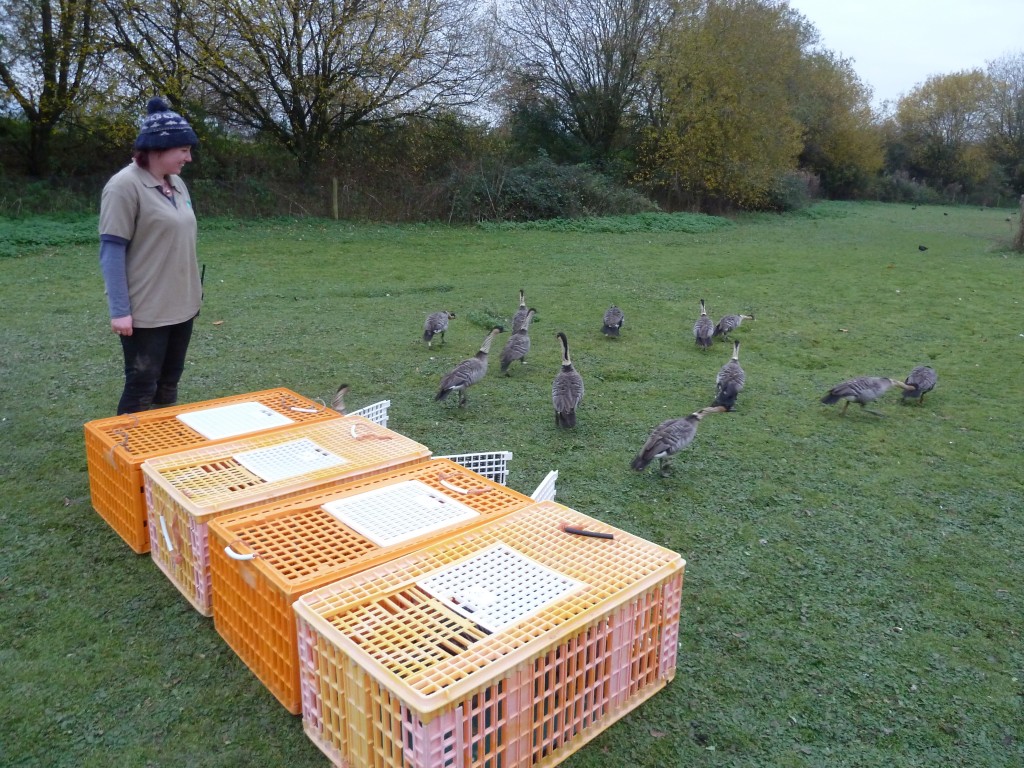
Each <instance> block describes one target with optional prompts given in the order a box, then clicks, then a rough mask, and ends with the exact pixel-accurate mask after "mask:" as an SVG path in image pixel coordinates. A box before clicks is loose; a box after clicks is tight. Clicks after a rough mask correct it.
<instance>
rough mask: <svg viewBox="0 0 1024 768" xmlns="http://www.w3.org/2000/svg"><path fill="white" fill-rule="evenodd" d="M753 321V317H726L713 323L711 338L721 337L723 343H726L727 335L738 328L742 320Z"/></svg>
mask: <svg viewBox="0 0 1024 768" xmlns="http://www.w3.org/2000/svg"><path fill="white" fill-rule="evenodd" d="M753 319H754V316H753V315H726V316H725V317H723V318H722V319H721V320H719V321H718V322H717V323H715V331H714V333H713V334H712V336H721V337H722V339H723V340H724V341H728V340H729V334H730V333H731V332H732V331H735V330H736V329H737V328H739V327H740V325H741V324H742V323H743V321H744V320H753Z"/></svg>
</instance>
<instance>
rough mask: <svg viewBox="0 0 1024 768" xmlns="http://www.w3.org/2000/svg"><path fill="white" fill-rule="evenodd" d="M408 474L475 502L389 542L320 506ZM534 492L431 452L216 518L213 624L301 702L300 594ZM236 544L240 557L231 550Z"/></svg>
mask: <svg viewBox="0 0 1024 768" xmlns="http://www.w3.org/2000/svg"><path fill="white" fill-rule="evenodd" d="M407 482H416V483H419V484H422V485H424V486H426V487H428V488H430V489H431V490H432V491H433V492H435V493H438V494H445V495H447V496H448V497H450V498H452V499H454V500H457V501H458V502H459V503H460V504H464V505H466V506H467V507H469V508H471V509H472V510H474V511H475V512H477V513H478V514H477V516H475V517H474V519H473V520H470V521H467V522H463V523H458V524H456V525H454V526H452V527H450V528H448V529H446V530H443V531H437V532H434V533H431V534H429V535H427V536H423V537H420V538H417V539H415V540H407V541H405V542H402V543H400V544H397V545H392V546H389V547H384V548H381V547H379V546H377V545H375V544H374V543H373V542H372V541H370V540H369V539H367V538H366V537H365V536H362V535H360V534H358V533H357V532H356V531H353V530H351V529H350V528H349V527H348V526H346V525H344V524H342V523H341V522H340V521H339V520H338V519H337V518H335V517H334V516H332V515H330V514H328V513H327V512H326V511H325V510H324V509H323V508H322V507H323V505H324V504H329V503H331V502H332V501H336V500H339V499H345V498H354V497H358V496H361V495H363V494H365V493H372V492H374V491H377V490H380V489H386V488H390V487H393V486H395V485H399V484H402V483H407ZM531 503H532V502H531V500H530V498H529V497H528V496H526V495H524V494H522V493H519V492H518V491H515V490H513V489H511V488H508V487H506V486H502V485H500V484H498V483H496V482H495V481H493V480H490V479H488V478H485V477H483V476H482V475H479V474H477V473H476V472H473V471H472V470H468V469H466V468H465V467H462V466H460V465H458V464H456V463H454V462H452V461H449V460H446V459H439V458H435V459H430V460H427V461H424V462H421V463H418V464H414V465H410V466H407V467H403V468H400V469H394V470H389V471H387V472H384V473H380V474H376V475H372V476H367V477H362V478H359V479H356V480H352V481H348V482H345V483H343V484H340V485H336V486H330V487H327V488H323V489H319V490H317V491H313V492H310V493H308V494H303V495H301V496H297V497H293V498H288V499H281V500H279V501H275V502H272V503H270V504H267V505H263V506H260V507H257V508H253V509H248V510H244V511H240V512H237V513H234V514H231V515H227V516H224V517H219V518H217V519H215V520H213V521H211V523H210V525H209V533H210V546H209V549H210V560H211V575H212V591H213V619H214V626H215V627H216V629H217V631H218V632H219V633H220V635H221V637H223V638H224V640H225V641H226V642H227V644H228V645H229V646H230V647H231V648H232V649H233V650H234V651H235V653H236V654H237V655H238V656H239V658H241V659H242V661H244V662H245V663H246V665H247V666H248V667H249V668H250V669H251V670H252V671H253V673H254V674H255V675H256V676H257V677H258V678H259V679H260V681H261V682H263V684H264V685H265V686H266V687H267V688H268V689H269V690H270V691H271V693H273V694H274V696H275V697H277V699H278V700H279V701H280V702H281V704H282V705H283V706H284V707H285V708H286V709H288V711H289V712H292V713H293V714H298V713H299V712H301V710H302V702H301V690H300V687H299V664H300V658H301V656H302V652H301V650H300V649H299V647H298V638H297V635H296V630H295V612H294V611H293V610H292V603H293V602H294V601H295V599H296V598H297V597H299V596H301V595H303V594H305V593H306V592H309V591H310V590H312V589H314V588H316V587H318V586H322V585H324V584H328V583H331V582H334V581H337V580H339V579H341V578H343V577H345V576H347V575H350V574H352V573H356V572H358V571H360V570H364V569H365V568H368V567H371V566H373V565H378V564H380V563H382V562H385V561H388V560H392V559H394V558H396V557H399V556H401V555H403V554H406V553H408V552H410V551H413V550H414V549H415V548H417V547H421V546H423V545H424V544H427V543H430V542H431V541H434V540H436V539H439V538H442V537H444V536H446V535H451V534H452V533H454V532H456V531H459V530H466V529H468V528H470V527H472V526H474V525H478V524H480V523H481V522H486V521H489V520H493V519H496V518H498V517H500V516H502V515H505V514H508V513H510V512H513V511H515V510H518V509H522V508H524V507H526V506H529V505H530V504H531ZM228 546H230V547H231V549H232V552H233V553H234V554H235V555H236V556H241V557H244V558H252V559H243V560H238V559H235V558H232V557H230V556H229V555H228V554H227V553H226V552H225V547H228Z"/></svg>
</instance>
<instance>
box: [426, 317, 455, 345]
mask: <svg viewBox="0 0 1024 768" xmlns="http://www.w3.org/2000/svg"><path fill="white" fill-rule="evenodd" d="M454 318H455V313H454V312H449V311H448V310H447V309H444V310H441V311H440V312H432V313H431V314H429V315H427V320H426V322H424V323H423V340H424V341H425V342H427V347H428V348H430V347H432V346H434V336H437V335H440V336H441V343H442V344H444V332H445V331H447V330H448V321H449V320H452V319H454Z"/></svg>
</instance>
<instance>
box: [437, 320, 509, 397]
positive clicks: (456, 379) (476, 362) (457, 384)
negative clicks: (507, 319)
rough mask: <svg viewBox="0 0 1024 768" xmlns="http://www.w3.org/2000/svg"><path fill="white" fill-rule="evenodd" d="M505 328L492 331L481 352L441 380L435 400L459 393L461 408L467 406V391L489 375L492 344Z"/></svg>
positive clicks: (496, 328)
mask: <svg viewBox="0 0 1024 768" xmlns="http://www.w3.org/2000/svg"><path fill="white" fill-rule="evenodd" d="M503 330H505V329H504V328H502V327H501V326H500V325H498V326H495V327H494V328H492V329H491V332H490V333H488V334H487V337H486V338H485V339H484V343H483V344H482V345H480V350H479V351H478V352H477V353H476V354H475V355H474V356H473V357H470V358H467V359H465V360H463V361H462V362H461V363H459V364H458V365H456V366H455V367H454V368H452V370H450V371H449V372H448V373H446V374H445V375H444V376H443V377H442V378H441V386H440V387H439V388H438V390H437V395H436V396H435V397H434V399H435V400H444V399H446V398H447V397H448V395H450V394H451V393H452V392H458V393H459V407H460V408H461V407H462V406H464V405H465V404H466V390H467V389H469V388H470V387H471V386H473V385H474V384H476V383H477V382H478V381H480V379H482V378H483V377H484V374H485V373H487V355H488V354H489V353H490V351H491V342H493V341H494V338H495V337H496V336H497V335H498V334H499V333H501V332H502V331H503Z"/></svg>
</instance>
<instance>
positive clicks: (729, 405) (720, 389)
mask: <svg viewBox="0 0 1024 768" xmlns="http://www.w3.org/2000/svg"><path fill="white" fill-rule="evenodd" d="M746 382H747V375H746V374H745V373H744V372H743V368H741V367H740V342H739V339H733V340H732V359H730V360H729V362H727V363H726V364H725V365H723V366H722V368H721V370H719V371H718V376H716V377H715V389H716V390H717V393H716V395H715V402H713V403H712V405H721V406H724V407H725V409H726V410H728V411H731V410H732V409H733V407H734V406H735V405H736V398H737V397H739V394H740V392H742V391H743V385H744V384H746Z"/></svg>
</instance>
